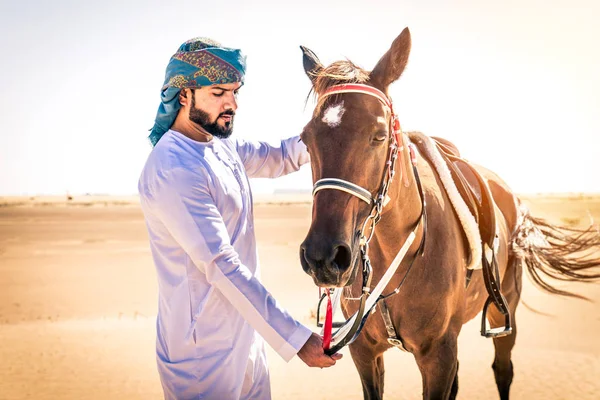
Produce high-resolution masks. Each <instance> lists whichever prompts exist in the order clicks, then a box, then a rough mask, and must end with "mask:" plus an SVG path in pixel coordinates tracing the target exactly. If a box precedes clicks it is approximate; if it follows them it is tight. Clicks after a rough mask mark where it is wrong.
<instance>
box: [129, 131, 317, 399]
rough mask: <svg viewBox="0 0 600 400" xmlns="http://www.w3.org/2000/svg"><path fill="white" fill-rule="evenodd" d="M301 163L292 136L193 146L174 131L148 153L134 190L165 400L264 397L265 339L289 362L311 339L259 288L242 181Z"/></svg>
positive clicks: (304, 156)
mask: <svg viewBox="0 0 600 400" xmlns="http://www.w3.org/2000/svg"><path fill="white" fill-rule="evenodd" d="M307 162H309V157H308V153H307V151H306V147H305V145H304V144H303V143H301V142H299V138H298V137H297V136H296V137H293V138H289V139H286V140H282V141H281V144H280V145H279V146H271V145H269V144H267V143H262V142H245V141H242V140H239V139H237V140H236V139H232V138H229V139H223V140H221V139H218V138H214V139H213V140H211V141H210V142H207V143H200V142H196V141H194V140H192V139H189V138H187V137H186V136H184V135H183V134H181V133H179V132H176V131H173V130H171V131H168V132H167V133H165V135H164V136H163V137H162V138H161V140H160V141H159V143H158V144H157V145H156V147H155V148H154V149H153V150H152V152H151V154H150V155H149V157H148V160H147V162H146V165H145V167H144V169H143V172H142V175H141V177H140V180H139V187H138V189H139V193H140V201H141V205H142V210H143V212H144V216H145V219H146V225H147V228H148V234H149V237H150V247H151V250H152V256H153V258H154V263H155V266H156V270H157V275H158V286H159V304H158V318H157V341H156V351H157V363H158V371H159V375H160V378H161V383H162V386H163V390H164V393H165V398H168V399H188V398H190V399H191V398H194V399H270V397H271V393H270V382H269V372H268V367H267V361H266V355H265V351H264V344H263V339H264V340H265V341H266V342H267V343H268V344H269V345H270V346H271V347H272V348H273V349H274V350H275V351H276V352H277V353H279V355H280V356H281V357H282V358H283V359H284V360H286V361H289V360H290V359H291V358H293V357H294V355H296V353H297V352H298V351H299V350H300V348H301V347H302V346H303V345H304V343H305V342H306V340H307V339H308V337H309V336H310V334H311V330H310V329H309V328H307V327H305V326H303V325H302V324H301V323H299V322H298V321H296V320H295V319H294V318H292V317H291V316H290V315H289V314H288V313H287V312H286V311H285V310H284V309H283V308H282V307H281V305H280V304H278V303H277V301H276V300H275V299H274V298H273V297H272V296H271V295H270V294H269V292H268V291H267V290H266V289H265V287H264V286H263V285H262V284H261V283H260V268H259V263H258V254H257V248H256V239H255V234H254V221H253V220H254V217H253V206H252V194H251V192H250V185H249V182H248V177H263V178H264V177H270V178H274V177H278V176H282V175H285V174H288V173H290V172H293V171H297V170H298V169H299V168H300V166H301V165H302V164H305V163H307ZM282 283H284V282H282Z"/></svg>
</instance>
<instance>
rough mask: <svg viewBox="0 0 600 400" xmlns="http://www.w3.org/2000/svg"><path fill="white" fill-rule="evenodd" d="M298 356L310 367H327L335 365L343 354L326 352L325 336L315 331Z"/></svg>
mask: <svg viewBox="0 0 600 400" xmlns="http://www.w3.org/2000/svg"><path fill="white" fill-rule="evenodd" d="M298 357H300V359H301V360H302V361H304V363H305V364H306V365H308V366H309V367H321V368H327V367H331V366H332V365H335V362H336V361H337V360H339V359H341V358H342V357H343V356H342V355H341V354H339V353H336V354H334V355H332V356H328V355H327V354H325V352H324V351H323V338H322V337H321V336H319V335H317V334H316V333H314V332H313V334H312V335H310V337H309V338H308V340H307V341H306V343H304V346H302V348H301V349H300V351H299V352H298Z"/></svg>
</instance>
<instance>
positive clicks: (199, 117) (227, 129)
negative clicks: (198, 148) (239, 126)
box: [189, 95, 235, 139]
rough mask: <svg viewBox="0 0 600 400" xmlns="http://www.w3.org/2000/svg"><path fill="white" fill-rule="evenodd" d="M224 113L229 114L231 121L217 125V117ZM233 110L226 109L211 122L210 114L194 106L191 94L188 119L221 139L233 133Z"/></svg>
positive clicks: (194, 102)
mask: <svg viewBox="0 0 600 400" xmlns="http://www.w3.org/2000/svg"><path fill="white" fill-rule="evenodd" d="M224 115H230V116H231V121H228V122H225V125H224V126H221V125H219V118H220V117H222V116H224ZM234 115H235V111H233V110H226V111H223V112H222V113H221V114H219V115H218V116H217V118H215V120H214V121H212V122H211V120H210V116H209V115H208V113H207V112H205V111H204V110H201V109H199V108H196V101H195V100H194V96H193V95H192V106H191V108H190V115H189V119H190V121H192V122H194V123H196V124H198V125H200V126H201V127H202V128H203V129H204V130H205V131H206V132H208V133H210V134H211V135H213V136H216V137H218V138H221V139H227V138H228V137H229V136H231V134H232V133H233V116H234Z"/></svg>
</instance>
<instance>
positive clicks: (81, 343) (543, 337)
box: [0, 196, 600, 400]
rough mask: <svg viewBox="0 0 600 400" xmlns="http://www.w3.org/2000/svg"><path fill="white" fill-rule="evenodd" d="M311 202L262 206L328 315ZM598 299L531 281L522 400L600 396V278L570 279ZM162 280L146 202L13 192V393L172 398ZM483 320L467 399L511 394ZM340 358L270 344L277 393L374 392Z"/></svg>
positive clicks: (299, 308)
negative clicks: (159, 291)
mask: <svg viewBox="0 0 600 400" xmlns="http://www.w3.org/2000/svg"><path fill="white" fill-rule="evenodd" d="M527 202H528V203H529V204H530V206H531V209H532V210H533V211H534V213H535V214H536V215H540V216H544V217H546V218H549V219H551V220H552V221H554V222H562V223H566V224H585V223H586V222H587V221H588V218H589V216H593V217H594V218H596V220H599V219H600V197H593V196H571V197H561V196H554V197H530V198H528V199H527ZM309 222H310V204H309V203H301V204H288V203H287V202H284V203H279V202H278V201H274V202H271V204H262V205H257V207H256V226H257V230H258V239H259V240H258V242H259V251H260V255H261V260H262V268H263V271H264V272H263V276H264V282H265V284H266V286H267V287H268V288H269V289H270V290H271V292H272V293H273V294H274V295H275V297H276V298H277V299H279V301H281V302H282V304H283V305H284V306H286V307H287V308H288V309H289V310H290V311H291V313H292V314H293V315H295V316H296V317H297V318H298V319H300V320H301V321H303V322H304V323H306V324H308V325H309V326H313V325H314V320H312V319H311V313H312V311H313V310H314V309H315V306H316V297H317V291H316V288H315V287H314V286H313V284H312V281H311V280H310V279H309V277H308V276H306V275H305V274H304V273H303V272H302V269H301V268H300V265H299V262H298V255H297V253H298V251H297V249H298V245H299V244H300V242H301V241H302V240H303V238H304V236H305V234H306V231H307V229H308V226H309ZM565 287H568V288H570V289H572V290H576V291H577V292H578V293H582V294H585V295H587V296H589V297H590V298H591V299H592V300H593V301H594V302H584V301H580V300H571V299H565V298H561V297H557V296H550V295H546V294H543V293H542V292H540V291H539V290H537V289H535V288H534V287H533V286H532V285H531V284H530V283H529V282H528V281H526V282H525V289H524V295H523V298H524V300H525V302H526V303H527V304H528V305H529V306H531V307H533V308H535V309H538V310H541V311H543V312H544V313H545V314H546V315H544V314H536V313H534V312H532V311H531V310H529V309H527V308H525V307H523V306H521V307H520V309H519V311H518V313H517V320H518V323H519V337H518V339H517V346H516V348H515V350H514V353H513V354H514V355H513V361H514V364H515V370H516V376H515V379H514V383H513V386H512V394H513V398H514V399H528V400H530V399H599V398H600V340H598V339H599V338H600V334H599V332H600V308H599V301H600V284H597V285H582V284H577V285H575V284H573V285H566V286H565ZM156 288H157V285H156V278H155V272H154V267H153V264H152V260H151V257H150V252H149V248H148V242H147V236H146V230H145V226H144V223H143V218H142V214H141V211H140V209H139V206H138V205H137V203H136V201H135V199H96V198H87V197H86V198H79V199H73V200H71V201H69V202H65V200H64V199H58V200H57V199H39V198H38V199H28V198H22V199H6V198H4V199H1V198H0V360H1V361H0V399H159V398H162V392H161V388H160V383H159V380H158V375H157V372H156V367H155V360H154V335H155V331H154V324H155V314H156V301H157V300H156V298H157V297H156ZM478 324H479V317H478V318H476V319H475V320H474V321H471V322H470V323H469V324H467V325H465V326H464V328H463V331H462V333H461V336H460V341H459V357H460V361H461V369H460V375H459V376H460V390H459V398H461V399H490V398H497V395H496V388H495V383H494V379H493V373H492V370H491V368H490V365H491V362H492V358H493V345H492V342H491V340H489V339H484V338H482V337H480V336H479V332H478V329H479V327H478ZM344 353H346V357H345V358H344V359H343V360H342V361H340V362H339V363H338V365H336V366H335V367H334V368H331V369H328V370H318V369H317V370H313V369H309V368H308V367H306V366H305V365H304V364H303V363H302V362H301V361H299V360H298V359H294V360H292V361H291V362H290V363H289V364H286V363H284V362H283V361H282V360H281V359H280V358H279V357H278V356H277V355H276V354H275V353H274V352H272V351H270V350H269V357H270V365H271V374H272V388H273V398H274V399H326V398H332V397H334V396H335V397H336V398H342V399H348V400H349V399H361V398H362V392H361V386H360V382H359V378H358V374H357V373H356V371H355V369H354V365H353V363H352V360H351V358H350V355H349V353H347V351H344ZM385 363H386V371H387V373H386V398H388V399H417V398H420V393H421V378H420V375H419V372H418V370H417V368H416V365H415V363H414V359H413V357H412V356H411V355H410V354H405V353H401V352H399V351H396V350H390V351H389V352H388V353H386V356H385Z"/></svg>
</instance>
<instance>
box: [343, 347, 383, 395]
mask: <svg viewBox="0 0 600 400" xmlns="http://www.w3.org/2000/svg"><path fill="white" fill-rule="evenodd" d="M350 354H351V355H352V360H353V361H354V365H355V366H356V369H357V370H358V375H360V381H361V383H362V387H363V395H364V398H365V400H366V399H369V400H375V399H377V400H379V399H382V398H383V381H384V374H385V369H384V366H383V353H380V354H371V353H370V352H369V351H368V347H365V346H359V345H350Z"/></svg>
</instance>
